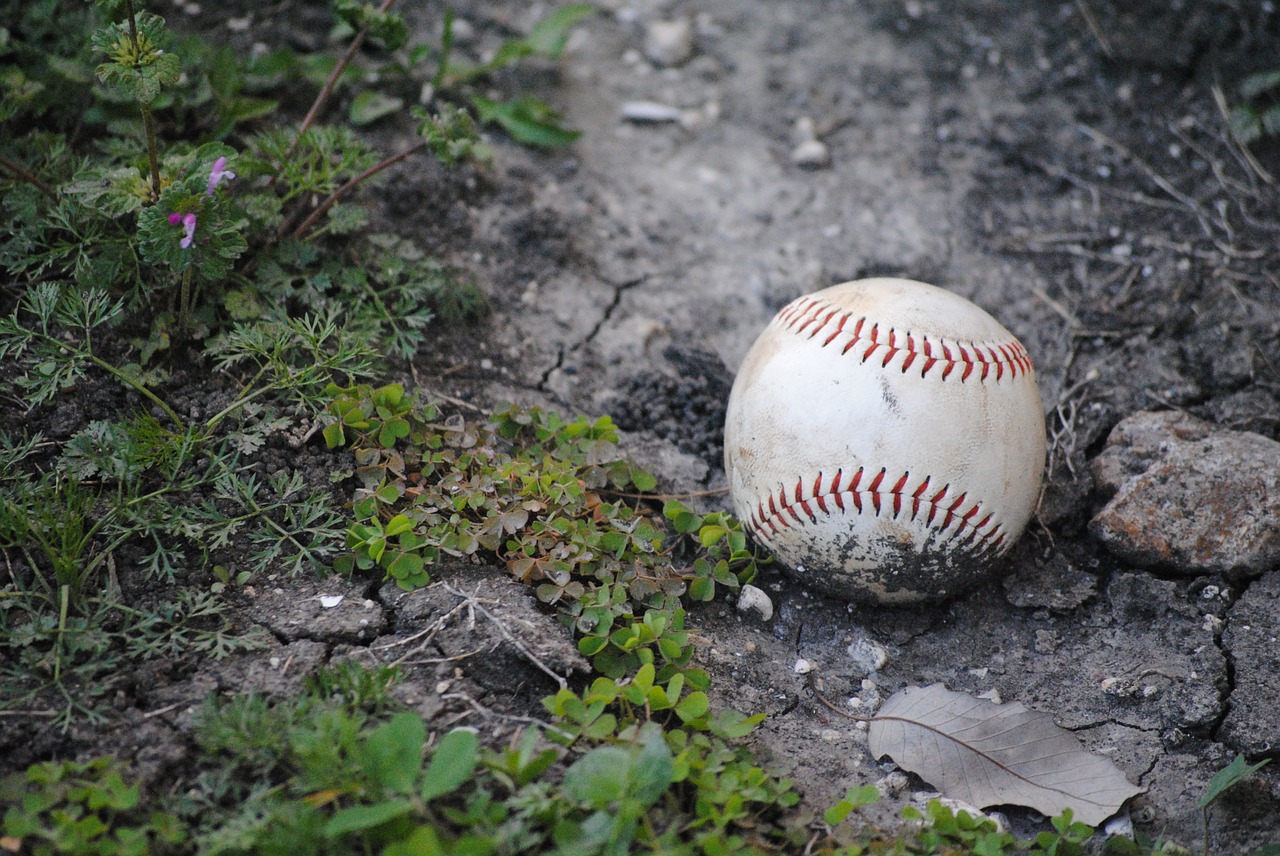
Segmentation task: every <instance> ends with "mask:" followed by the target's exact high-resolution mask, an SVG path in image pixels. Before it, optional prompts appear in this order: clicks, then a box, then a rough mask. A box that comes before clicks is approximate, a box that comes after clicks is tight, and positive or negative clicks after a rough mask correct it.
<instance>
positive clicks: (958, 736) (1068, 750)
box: [867, 684, 1143, 826]
mask: <svg viewBox="0 0 1280 856" xmlns="http://www.w3.org/2000/svg"><path fill="white" fill-rule="evenodd" d="M867 736H868V742H869V746H870V749H871V755H872V756H873V757H875V758H881V757H883V756H885V755H888V756H889V757H890V758H892V759H893V761H894V762H895V763H896V764H897V765H898V766H899V767H901V768H903V769H904V770H910V771H911V772H913V773H915V774H917V775H918V776H920V778H922V779H924V780H925V781H927V782H929V783H930V784H931V785H933V786H934V787H935V788H937V789H938V790H940V791H941V792H942V793H944V794H946V795H947V796H949V797H953V798H956V799H960V800H964V801H965V802H967V803H970V804H972V805H975V806H978V807H980V808H985V807H987V806H993V805H1021V806H1027V807H1028V808H1033V809H1035V810H1036V811H1038V812H1040V813H1041V814H1045V815H1048V816H1050V817H1055V816H1057V815H1059V814H1061V813H1062V812H1063V810H1064V809H1068V808H1069V809H1071V811H1072V813H1073V816H1074V819H1075V820H1078V821H1080V822H1082V823H1087V824H1088V825H1090V826H1097V825H1098V824H1100V823H1102V821H1104V820H1106V819H1107V818H1108V817H1110V816H1111V815H1113V814H1115V813H1116V812H1117V811H1119V810H1120V806H1121V805H1123V804H1124V801H1125V800H1127V799H1128V798H1129V797H1131V796H1133V795H1134V794H1138V793H1141V792H1142V790H1143V789H1142V788H1139V787H1135V786H1134V785H1131V784H1130V783H1129V780H1128V779H1126V778H1125V775H1124V773H1122V772H1121V771H1120V770H1119V769H1118V768H1117V767H1116V766H1115V765H1114V764H1112V763H1111V762H1110V761H1108V760H1107V759H1105V758H1101V757H1099V756H1097V755H1092V754H1090V753H1089V752H1088V751H1086V750H1085V748H1084V747H1083V746H1081V745H1080V741H1079V740H1077V739H1076V737H1075V735H1074V734H1072V733H1071V732H1069V731H1067V730H1065V729H1063V728H1059V727H1058V726H1057V725H1056V724H1055V723H1054V721H1053V717H1051V716H1050V715H1049V714H1047V713H1040V712H1038V711H1033V710H1028V709H1027V708H1025V707H1024V706H1022V705H1021V704H1018V703H1016V702H1014V703H1011V704H995V703H993V702H989V701H985V700H983V699H979V698H974V697H973V696H970V695H966V694H964V693H958V692H952V691H951V690H948V689H947V688H946V687H944V686H943V685H942V684H934V685H933V686H930V687H924V688H921V687H907V688H906V689H904V690H902V691H900V692H897V693H894V694H893V695H892V696H890V697H889V699H888V700H887V701H885V703H884V704H883V705H882V706H881V708H880V710H879V712H878V713H877V714H876V715H875V717H874V718H873V719H872V720H871V726H870V728H869V730H868V735H867Z"/></svg>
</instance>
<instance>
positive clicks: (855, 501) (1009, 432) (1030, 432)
mask: <svg viewBox="0 0 1280 856" xmlns="http://www.w3.org/2000/svg"><path fill="white" fill-rule="evenodd" d="M724 448H725V471H726V473H727V475H728V479H729V490H730V494H731V495H732V497H733V506H734V511H735V512H736V513H737V515H738V516H739V517H740V518H741V519H742V520H743V521H744V522H745V523H746V524H747V526H748V527H749V528H750V530H751V532H752V534H753V535H754V536H755V538H756V539H757V540H758V541H760V542H761V543H763V544H764V545H765V546H767V547H768V548H769V549H770V550H771V551H772V552H773V553H774V555H775V556H776V557H777V558H778V559H779V560H781V562H782V563H783V564H785V565H787V566H788V567H789V568H790V569H791V571H792V572H793V573H794V574H795V575H796V576H797V577H798V578H799V579H801V580H802V581H804V582H805V583H806V584H809V585H811V586H812V587H813V588H815V589H819V590H821V591H824V592H826V593H828V594H831V595H834V596H836V597H842V598H846V599H849V600H856V601H863V602H874V603H913V602H919V601H926V600H942V599H944V598H947V597H951V596H954V595H956V594H958V593H960V592H961V591H963V590H964V589H966V588H968V587H970V586H972V585H973V584H974V583H976V582H977V581H979V580H981V579H982V578H983V577H984V576H986V575H987V574H988V572H989V570H990V569H991V566H992V564H993V562H994V560H995V559H996V558H998V557H999V556H1001V555H1002V554H1003V553H1005V552H1006V551H1007V550H1008V549H1009V548H1010V547H1011V546H1012V545H1013V543H1014V541H1016V540H1017V538H1018V536H1019V535H1021V534H1022V531H1023V529H1024V528H1025V527H1026V525H1027V522H1028V520H1030V518H1031V515H1032V513H1033V512H1034V510H1035V504H1036V501H1037V499H1038V497H1039V495H1040V482H1041V478H1042V477H1043V472H1044V459H1045V427H1044V414H1043V411H1042V409H1041V404H1040V396H1039V393H1038V392H1037V390H1036V380H1035V369H1034V367H1033V366H1032V364H1031V358H1030V356H1029V355H1028V354H1027V350H1026V348H1024V347H1023V346H1022V343H1021V342H1019V341H1018V340H1017V338H1016V337H1014V336H1013V334H1012V333H1010V332H1009V331H1008V330H1006V329H1005V328H1004V327H1002V326H1001V325H1000V324H999V323H998V322H997V321H996V320H995V319H994V318H992V317H991V316H990V315H988V314H987V313H986V312H984V311H983V310H982V309H980V308H978V307H977V306H975V305H974V304H972V303H970V302H969V301H968V300H965V299H964V298H962V297H959V296H958V295H955V294H952V293H950V292H948V291H944V290H943V289H940V288H936V287H934V286H932V285H926V284H924V283H921V282H914V281H911V280H905V279H885V278H880V279H864V280H858V281H856V282H846V283H843V284H841V285H836V286H832V287H831V288H827V289H824V290H822V291H819V292H816V293H814V294H810V295H806V296H804V297H801V298H799V299H797V300H795V301H793V302H792V303H790V304H788V305H787V306H785V307H783V309H782V310H781V311H780V312H779V313H778V314H777V316H775V317H774V319H773V321H772V322H770V324H769V326H768V327H767V328H765V330H764V332H763V333H761V334H760V337H759V338H758V339H757V340H756V342H755V344H754V345H752V347H751V350H750V351H749V352H748V354H747V357H746V360H745V361H744V362H743V364H742V368H741V369H740V370H739V372H738V376H737V379H736V380H735V381H734V385H733V391H732V393H731V394H730V396H729V406H728V414H727V417H726V421H725V437H724Z"/></svg>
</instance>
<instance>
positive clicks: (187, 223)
mask: <svg viewBox="0 0 1280 856" xmlns="http://www.w3.org/2000/svg"><path fill="white" fill-rule="evenodd" d="M177 216H178V215H177V214H170V215H169V222H170V223H173V222H175V221H174V219H173V218H175V217H177ZM182 231H184V232H186V233H187V236H186V237H185V238H183V239H182V240H181V241H179V242H178V246H180V247H182V249H184V250H185V249H187V248H189V247H190V246H191V242H192V241H193V240H195V237H196V215H194V214H183V215H182Z"/></svg>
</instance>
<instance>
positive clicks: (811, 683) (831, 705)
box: [805, 672, 875, 722]
mask: <svg viewBox="0 0 1280 856" xmlns="http://www.w3.org/2000/svg"><path fill="white" fill-rule="evenodd" d="M805 683H806V684H807V685H808V687H809V692H811V693H813V697H814V698H816V699H817V700H818V701H820V702H822V703H823V704H824V705H826V707H827V709H829V710H830V711H831V712H832V713H834V714H836V715H838V716H843V717H844V718H845V719H852V720H853V721H855V722H871V721H872V720H873V719H875V717H874V716H858V714H856V713H849V712H848V711H847V710H841V709H840V708H839V707H837V706H836V704H835V702H833V701H831V699H829V698H827V697H826V696H824V695H823V694H822V692H821V690H819V689H818V683H817V681H815V680H814V678H813V673H812V672H810V673H809V675H808V676H807V677H806V678H805Z"/></svg>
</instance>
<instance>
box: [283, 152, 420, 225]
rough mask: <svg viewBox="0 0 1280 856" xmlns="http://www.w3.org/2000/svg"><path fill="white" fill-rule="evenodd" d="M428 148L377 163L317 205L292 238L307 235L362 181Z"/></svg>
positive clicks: (402, 153) (400, 154)
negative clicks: (326, 213)
mask: <svg viewBox="0 0 1280 856" xmlns="http://www.w3.org/2000/svg"><path fill="white" fill-rule="evenodd" d="M426 147H427V144H426V143H425V142H421V143H417V144H416V145H412V146H410V147H409V148H407V149H405V150H404V151H402V152H400V153H399V154H396V155H392V156H391V157H389V158H387V159H386V160H384V161H382V162H381V163H376V164H374V165H373V166H371V167H369V168H368V169H366V170H365V171H364V172H362V173H360V174H359V175H357V176H355V177H354V178H352V179H351V180H350V181H348V182H347V183H346V184H344V185H342V186H341V187H339V188H338V189H337V190H335V191H334V192H333V193H331V194H329V197H328V198H327V199H325V200H324V201H323V202H321V203H320V204H319V205H317V206H316V209H315V210H314V211H312V212H311V214H310V215H308V217H307V219H305V220H303V221H302V223H301V224H299V226H298V228H296V229H294V230H293V232H292V233H291V234H290V237H292V238H294V239H298V240H300V239H301V238H302V237H303V236H304V235H305V234H307V232H309V231H310V230H311V227H312V226H314V225H315V224H316V221H317V220H319V219H320V218H321V217H323V216H324V213H325V212H326V211H328V210H329V209H330V208H332V207H333V206H334V205H335V204H336V203H337V202H338V200H339V199H341V198H342V197H344V196H346V195H347V194H348V193H350V192H351V191H352V190H354V189H355V188H356V186H357V185H359V184H360V183H361V182H362V181H366V180H368V179H370V178H372V177H373V176H375V175H377V174H378V173H380V172H382V171H383V170H384V169H388V168H390V167H392V166H395V165H396V164H398V163H400V161H402V160H405V159H407V158H410V157H412V156H413V155H415V154H417V153H418V152H420V151H422V150H423V149H425V148H426Z"/></svg>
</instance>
